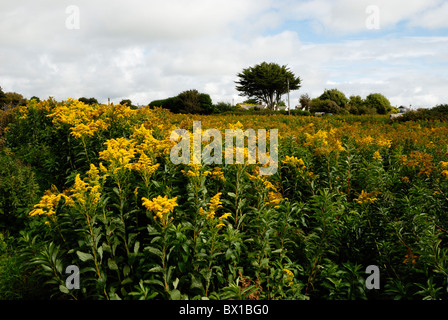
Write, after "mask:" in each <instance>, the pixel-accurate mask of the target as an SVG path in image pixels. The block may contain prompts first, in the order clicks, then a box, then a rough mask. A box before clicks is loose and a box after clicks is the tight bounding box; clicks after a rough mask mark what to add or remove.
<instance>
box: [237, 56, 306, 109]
mask: <svg viewBox="0 0 448 320" xmlns="http://www.w3.org/2000/svg"><path fill="white" fill-rule="evenodd" d="M237 76H238V81H235V83H236V84H237V86H236V90H237V91H239V92H240V94H239V95H240V96H245V97H248V98H250V99H257V100H262V101H264V102H265V103H266V105H267V106H268V108H269V109H274V107H275V105H278V104H279V103H280V101H281V97H282V95H283V94H285V93H287V92H288V85H289V90H291V91H292V90H298V89H299V88H300V82H301V80H300V77H296V76H295V75H294V73H292V72H291V71H290V69H289V68H288V67H287V66H286V65H284V66H280V65H278V64H276V63H267V62H262V63H261V64H258V65H255V66H253V67H249V68H246V69H243V71H242V72H241V73H238V75H237ZM288 82H289V84H288Z"/></svg>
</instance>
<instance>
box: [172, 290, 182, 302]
mask: <svg viewBox="0 0 448 320" xmlns="http://www.w3.org/2000/svg"><path fill="white" fill-rule="evenodd" d="M170 298H171V300H180V299H181V298H182V296H181V294H180V291H179V290H177V289H174V290H172V291H170Z"/></svg>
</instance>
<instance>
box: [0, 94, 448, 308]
mask: <svg viewBox="0 0 448 320" xmlns="http://www.w3.org/2000/svg"><path fill="white" fill-rule="evenodd" d="M193 121H201V128H202V130H206V129H209V128H210V129H211V128H213V129H218V130H220V131H221V132H222V133H223V134H224V132H225V130H226V129H242V130H246V129H254V130H257V129H266V130H267V131H269V130H271V129H278V146H277V147H278V170H277V171H276V172H275V174H273V175H260V174H259V169H260V166H261V165H260V163H255V164H249V163H247V162H245V163H244V164H226V163H225V162H224V161H223V163H222V164H212V165H205V164H193V163H191V164H179V165H175V164H173V163H172V161H171V160H170V152H171V150H172V148H173V146H174V145H175V144H176V143H175V142H173V141H171V140H170V135H171V132H172V131H173V130H175V129H179V128H180V129H186V130H189V131H190V132H192V130H193ZM0 123H2V124H4V125H3V127H2V130H1V131H2V132H0V134H2V135H1V137H0V138H1V141H0V142H1V148H2V151H1V161H2V164H5V163H12V164H14V166H13V165H11V168H16V169H11V170H6V169H5V168H4V167H3V168H2V169H1V170H2V173H1V175H2V176H1V179H2V180H1V181H0V192H1V193H2V200H0V201H1V202H0V205H1V207H0V210H1V212H0V213H1V215H0V216H1V217H2V225H0V227H1V229H2V234H3V240H2V244H3V246H2V248H4V250H3V251H4V252H3V254H4V255H6V254H7V252H8V249H7V248H8V247H14V248H15V249H14V250H15V253H16V254H18V255H19V258H18V260H17V261H19V262H18V263H19V264H20V263H22V265H21V268H22V272H24V273H25V274H29V273H30V272H34V273H37V274H38V279H39V281H41V282H39V283H42V285H43V283H44V282H45V283H46V284H45V288H46V290H48V291H46V292H48V298H50V297H57V298H60V299H61V298H65V297H66V298H71V299H185V298H188V299H201V298H209V299H442V298H447V296H448V294H447V288H448V261H447V257H448V243H447V240H448V237H447V236H448V124H447V123H444V122H434V121H433V122H418V123H417V122H401V123H392V122H389V120H388V118H387V117H386V116H330V117H300V116H287V115H238V116H234V115H230V114H225V115H208V116H201V115H185V114H172V113H170V112H169V111H167V110H165V109H162V108H149V107H147V108H141V109H135V110H134V109H131V108H129V107H127V106H122V105H86V104H83V103H81V102H79V101H77V100H67V101H62V102H57V101H55V100H53V99H49V100H46V101H41V102H35V101H31V102H30V103H29V104H28V105H27V106H26V107H18V108H15V109H13V110H11V111H8V112H3V113H2V114H1V121H0ZM268 141H269V139H268ZM207 144H208V142H203V147H205V145H207ZM268 145H269V143H268ZM223 150H224V147H223ZM246 155H247V153H246ZM27 170H28V171H27ZM18 190H22V192H21V193H19V192H17V191H18ZM1 252H2V251H0V253H1ZM70 265H75V266H77V267H78V268H79V269H80V277H79V279H80V286H79V289H72V288H70V286H67V283H66V278H67V274H66V273H65V270H66V267H67V266H70ZM369 265H376V266H378V268H379V270H380V288H379V289H367V287H366V283H365V280H366V278H367V277H368V276H369V274H366V272H365V271H366V268H367V266H369ZM0 266H1V263H0ZM34 273H33V274H34ZM2 276H3V277H5V275H4V273H2V272H0V286H1V283H2V281H3V282H4V280H2Z"/></svg>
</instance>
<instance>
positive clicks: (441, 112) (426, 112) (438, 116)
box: [396, 104, 448, 122]
mask: <svg viewBox="0 0 448 320" xmlns="http://www.w3.org/2000/svg"><path fill="white" fill-rule="evenodd" d="M396 120H397V121H403V122H404V121H421V120H423V121H448V105H447V104H440V105H437V106H435V107H433V108H430V109H419V110H416V111H408V112H406V113H405V114H403V115H402V116H400V117H398V118H396Z"/></svg>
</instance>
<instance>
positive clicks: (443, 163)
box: [440, 161, 448, 169]
mask: <svg viewBox="0 0 448 320" xmlns="http://www.w3.org/2000/svg"><path fill="white" fill-rule="evenodd" d="M440 166H441V167H442V169H447V168H448V161H440Z"/></svg>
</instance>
